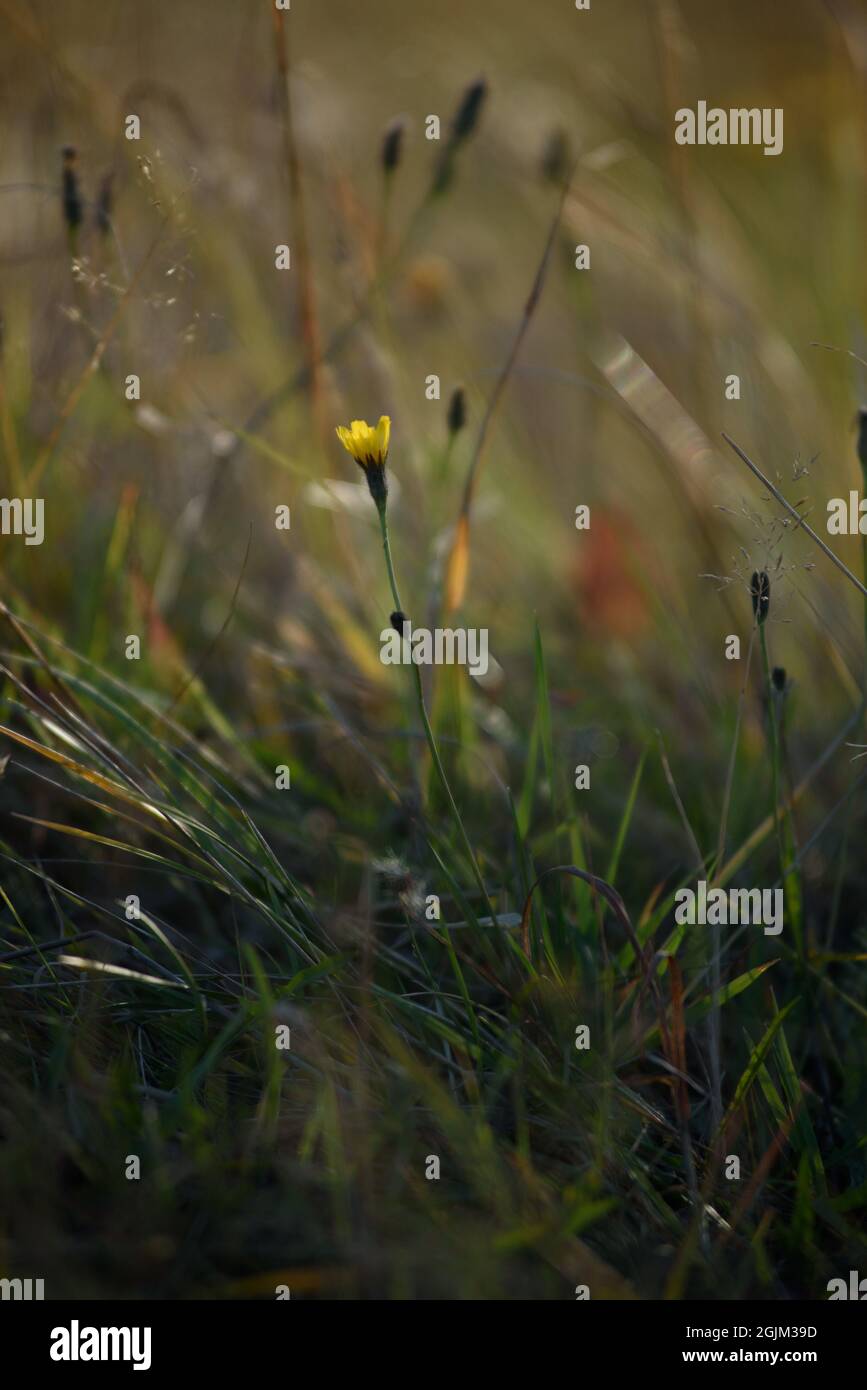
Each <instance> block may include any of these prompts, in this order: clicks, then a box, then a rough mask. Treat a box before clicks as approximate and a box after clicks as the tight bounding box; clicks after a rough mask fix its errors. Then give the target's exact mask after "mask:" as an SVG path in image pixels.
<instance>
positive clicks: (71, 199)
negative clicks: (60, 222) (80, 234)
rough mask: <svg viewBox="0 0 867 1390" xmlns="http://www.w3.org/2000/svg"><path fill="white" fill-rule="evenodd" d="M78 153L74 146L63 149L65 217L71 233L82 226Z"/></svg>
mask: <svg viewBox="0 0 867 1390" xmlns="http://www.w3.org/2000/svg"><path fill="white" fill-rule="evenodd" d="M77 164H78V152H77V150H76V149H75V147H74V146H73V145H64V147H63V216H64V219H65V221H66V225H67V227H68V228H69V230H70V232H74V231H75V230H76V229H77V228H78V227H79V226H80V225H81V192H80V189H79V186H78V172H77V169H76V165H77Z"/></svg>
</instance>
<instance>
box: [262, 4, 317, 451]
mask: <svg viewBox="0 0 867 1390" xmlns="http://www.w3.org/2000/svg"><path fill="white" fill-rule="evenodd" d="M271 15H272V18H273V21H274V52H275V56H276V59H277V71H278V73H279V76H280V105H281V114H282V118H283V151H284V155H285V159H286V169H287V172H288V176H289V194H290V197H291V200H292V209H293V212H294V225H293V239H294V242H295V252H296V259H297V263H298V284H299V297H300V315H301V337H302V339H303V342H304V348H305V352H306V355H307V370H308V372H309V377H308V382H309V386H310V402H311V405H312V408H313V418H314V421H315V423H316V427H317V430H318V431H319V436H320V439H321V440H322V441H323V442H324V440H325V435H326V422H325V412H324V406H323V401H322V342H321V336H320V333H319V320H318V317H317V313H316V289H315V285H314V282H313V263H312V259H311V256H310V238H309V236H308V231H307V211H306V206H305V202H304V180H303V177H302V169H301V157H300V155H299V153H298V141H297V140H296V138H295V125H294V121H293V118H292V92H291V89H290V86H289V71H290V65H289V45H288V42H287V39H286V24H285V18H286V16H285V12H284V11H283V10H278V9H276V8H275V6H274V5H272V6H271Z"/></svg>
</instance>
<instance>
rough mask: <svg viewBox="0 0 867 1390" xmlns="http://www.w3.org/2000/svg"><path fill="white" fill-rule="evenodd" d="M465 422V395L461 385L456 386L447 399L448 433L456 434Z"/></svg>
mask: <svg viewBox="0 0 867 1390" xmlns="http://www.w3.org/2000/svg"><path fill="white" fill-rule="evenodd" d="M466 423H467V396H466V392H465V391H464V388H463V386H456V387H455V389H454V391H453V392H452V398H451V400H450V401H449V413H448V427H449V434H451V435H455V434H458V433H459V432H460V431H461V430H462V429H463V427H464V425H465V424H466Z"/></svg>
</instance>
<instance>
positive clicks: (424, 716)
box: [377, 501, 497, 922]
mask: <svg viewBox="0 0 867 1390" xmlns="http://www.w3.org/2000/svg"><path fill="white" fill-rule="evenodd" d="M377 512H378V513H379V525H380V530H381V531H382V550H383V554H384V555H385V567H386V569H387V570H388V582H389V585H390V586H391V594H392V598H393V599H394V606H395V609H396V611H397V612H398V613H400V612H402V608H401V602H400V593H399V591H398V587H397V578H396V576H395V573H394V562H393V560H392V558H391V541H390V539H389V534H388V518H387V516H386V507H385V502H384V501H383V502H382V503H381V504H380V505H378V506H377ZM412 670H413V675H414V677H415V690H416V698H417V700H418V708H419V714H420V715H421V722H422V725H423V727H424V733H425V738H426V739H427V745H428V748H429V749H430V755H431V759H432V760H433V765H434V767H435V768H436V773H437V776H438V777H439V779H440V785H441V786H442V789H443V791H444V792H445V794H446V799H447V801H448V803H449V806H450V807H451V812H452V815H453V816H454V820H455V825H456V826H457V828H458V832H459V834H460V837H461V840H462V842H463V846H464V849H465V851H466V853H467V856H468V858H469V861H470V864H471V866H472V870H473V875H474V877H475V880H476V882H477V884H478V885H479V889H480V891H481V894H482V901H483V902H484V904H485V906H486V907H487V909H488V912H489V914H490V916H491V918H492V919H493V921H494V922H496V920H497V917H496V913H495V912H494V909H493V906H492V904H491V901H490V899H489V897H488V890H487V889H486V887H485V880H484V879H483V877H482V871H481V869H480V868H479V865H478V862H477V860H476V856H475V852H474V851H473V847H472V845H471V844H470V840H469V836H468V835H467V832H466V830H465V829H464V823H463V821H462V820H461V813H460V811H459V810H458V807H457V802H456V801H455V798H454V796H453V795H452V789H451V787H450V786H449V781H448V778H447V777H446V774H445V768H444V767H443V765H442V761H441V759H440V755H439V749H438V748H437V743H436V739H435V737H434V731H433V729H432V728H431V722H430V719H429V718H428V712H427V706H426V704H425V699H424V688H423V686H422V681H421V671H420V669H419V667H418V666H417V665H416V663H415V662H413V663H412Z"/></svg>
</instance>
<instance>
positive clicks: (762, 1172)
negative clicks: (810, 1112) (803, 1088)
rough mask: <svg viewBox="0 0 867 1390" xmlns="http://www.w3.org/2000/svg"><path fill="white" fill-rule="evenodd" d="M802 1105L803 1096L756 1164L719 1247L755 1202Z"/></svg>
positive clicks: (725, 1242)
mask: <svg viewBox="0 0 867 1390" xmlns="http://www.w3.org/2000/svg"><path fill="white" fill-rule="evenodd" d="M802 1103H803V1096H802V1097H801V1100H800V1101H799V1103H798V1105H797V1106H796V1108H795V1109H794V1110H793V1111H792V1113H791V1114H790V1115H787V1116H786V1118H785V1120H783V1122H782V1124H781V1125H780V1127H779V1129H778V1130H777V1132H776V1134H775V1135H774V1137H773V1139H772V1140H771V1142H770V1144H769V1145H768V1147H767V1149H766V1150H765V1152H764V1153H763V1154H762V1157H761V1158H760V1159H759V1162H758V1163H757V1164H756V1169H755V1172H754V1173H753V1175H752V1177H751V1178H750V1180H749V1183H748V1184H747V1189H746V1191H745V1192H744V1194H743V1196H742V1197H741V1199H740V1201H739V1202H738V1204H737V1206H736V1207H735V1209H734V1211H733V1212H732V1215H731V1220H730V1221H729V1229H728V1230H727V1231H725V1232H724V1233H723V1236H722V1240H721V1241H720V1244H721V1245H723V1246H724V1245H726V1244H728V1242H729V1240H730V1239H731V1237H732V1236H733V1235H734V1234H735V1233H736V1231H737V1228H738V1224H739V1222H740V1221H741V1218H742V1217H744V1216H745V1215H746V1213H747V1212H748V1211H749V1209H750V1207H751V1206H752V1204H753V1202H754V1201H755V1199H756V1194H757V1192H758V1190H759V1188H760V1187H761V1186H762V1184H763V1182H764V1181H765V1178H766V1177H767V1176H768V1174H769V1173H770V1171H771V1169H772V1168H773V1166H774V1164H775V1163H776V1161H777V1159H778V1158H779V1156H780V1154H781V1153H782V1151H783V1149H784V1147H785V1146H786V1144H787V1143H788V1141H789V1135H790V1134H791V1132H792V1128H793V1126H794V1124H795V1121H796V1120H797V1118H798V1115H799V1113H800V1109H801V1104H802Z"/></svg>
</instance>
